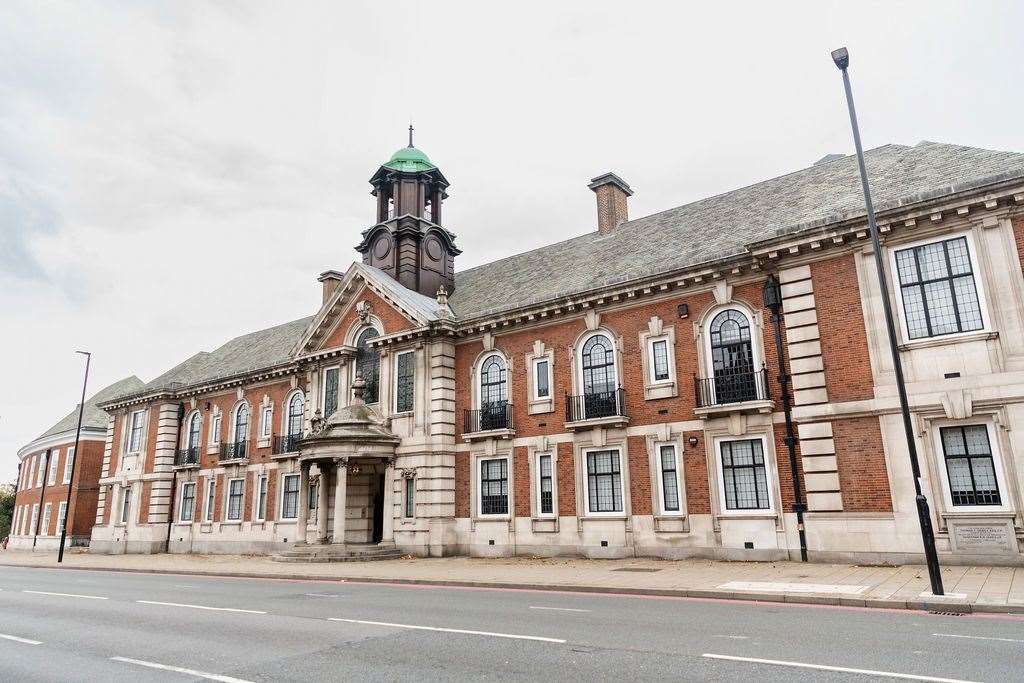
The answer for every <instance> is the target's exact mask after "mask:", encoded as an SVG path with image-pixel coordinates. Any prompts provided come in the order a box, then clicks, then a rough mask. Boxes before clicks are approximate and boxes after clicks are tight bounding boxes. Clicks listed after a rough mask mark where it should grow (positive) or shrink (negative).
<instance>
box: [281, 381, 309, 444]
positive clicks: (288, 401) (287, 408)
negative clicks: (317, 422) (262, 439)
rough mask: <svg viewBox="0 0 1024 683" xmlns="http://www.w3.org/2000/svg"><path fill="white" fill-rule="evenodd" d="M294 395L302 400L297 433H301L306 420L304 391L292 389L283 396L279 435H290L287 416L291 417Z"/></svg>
mask: <svg viewBox="0 0 1024 683" xmlns="http://www.w3.org/2000/svg"><path fill="white" fill-rule="evenodd" d="M296 396H298V397H299V400H300V401H301V402H302V410H301V411H300V412H299V434H301V433H302V430H303V427H304V425H305V421H306V393H305V392H304V391H303V390H302V389H292V390H291V391H289V392H288V395H287V396H285V397H284V403H282V404H281V406H282V409H281V413H282V415H281V436H290V434H289V432H288V428H289V418H291V409H292V401H294V400H295V397H296Z"/></svg>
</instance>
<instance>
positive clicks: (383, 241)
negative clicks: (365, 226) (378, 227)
mask: <svg viewBox="0 0 1024 683" xmlns="http://www.w3.org/2000/svg"><path fill="white" fill-rule="evenodd" d="M390 253H391V237H390V236H388V235H381V236H380V237H378V238H377V241H376V242H374V243H373V260H374V261H383V260H384V259H385V258H387V255H388V254H390Z"/></svg>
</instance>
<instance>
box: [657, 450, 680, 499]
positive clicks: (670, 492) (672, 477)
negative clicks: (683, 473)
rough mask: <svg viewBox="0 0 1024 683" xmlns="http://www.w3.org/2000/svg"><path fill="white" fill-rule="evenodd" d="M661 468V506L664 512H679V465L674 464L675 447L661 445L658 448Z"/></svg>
mask: <svg viewBox="0 0 1024 683" xmlns="http://www.w3.org/2000/svg"><path fill="white" fill-rule="evenodd" d="M658 451H659V453H658V456H659V458H658V459H659V463H658V465H659V467H660V468H661V507H662V510H663V511H664V512H679V467H678V465H677V464H676V447H675V446H662V447H661V448H659V449H658Z"/></svg>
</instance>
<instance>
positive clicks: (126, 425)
mask: <svg viewBox="0 0 1024 683" xmlns="http://www.w3.org/2000/svg"><path fill="white" fill-rule="evenodd" d="M138 413H142V431H141V436H140V437H139V448H138V450H135V451H129V450H128V448H129V446H130V445H131V438H132V435H131V429H132V421H133V420H134V416H135V415H137V414H138ZM122 424H123V429H122V432H123V434H122V436H121V454H122V455H135V454H140V453H144V452H145V451H146V440H147V438H148V436H149V410H147V409H146V408H136V409H135V410H129V411H126V412H125V415H124V420H123V422H122Z"/></svg>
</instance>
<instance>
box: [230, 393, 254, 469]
mask: <svg viewBox="0 0 1024 683" xmlns="http://www.w3.org/2000/svg"><path fill="white" fill-rule="evenodd" d="M242 408H245V409H246V412H248V413H249V416H248V419H247V420H246V421H245V434H243V435H242V441H248V440H249V432H250V431H251V430H252V406H250V405H249V402H248V401H246V400H245V399H242V400H241V401H239V402H238V403H237V404H236V405H235V407H234V408H232V409H231V443H238V442H239V441H238V413H239V412H241V410H242ZM246 455H249V453H248V450H247V451H246Z"/></svg>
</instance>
